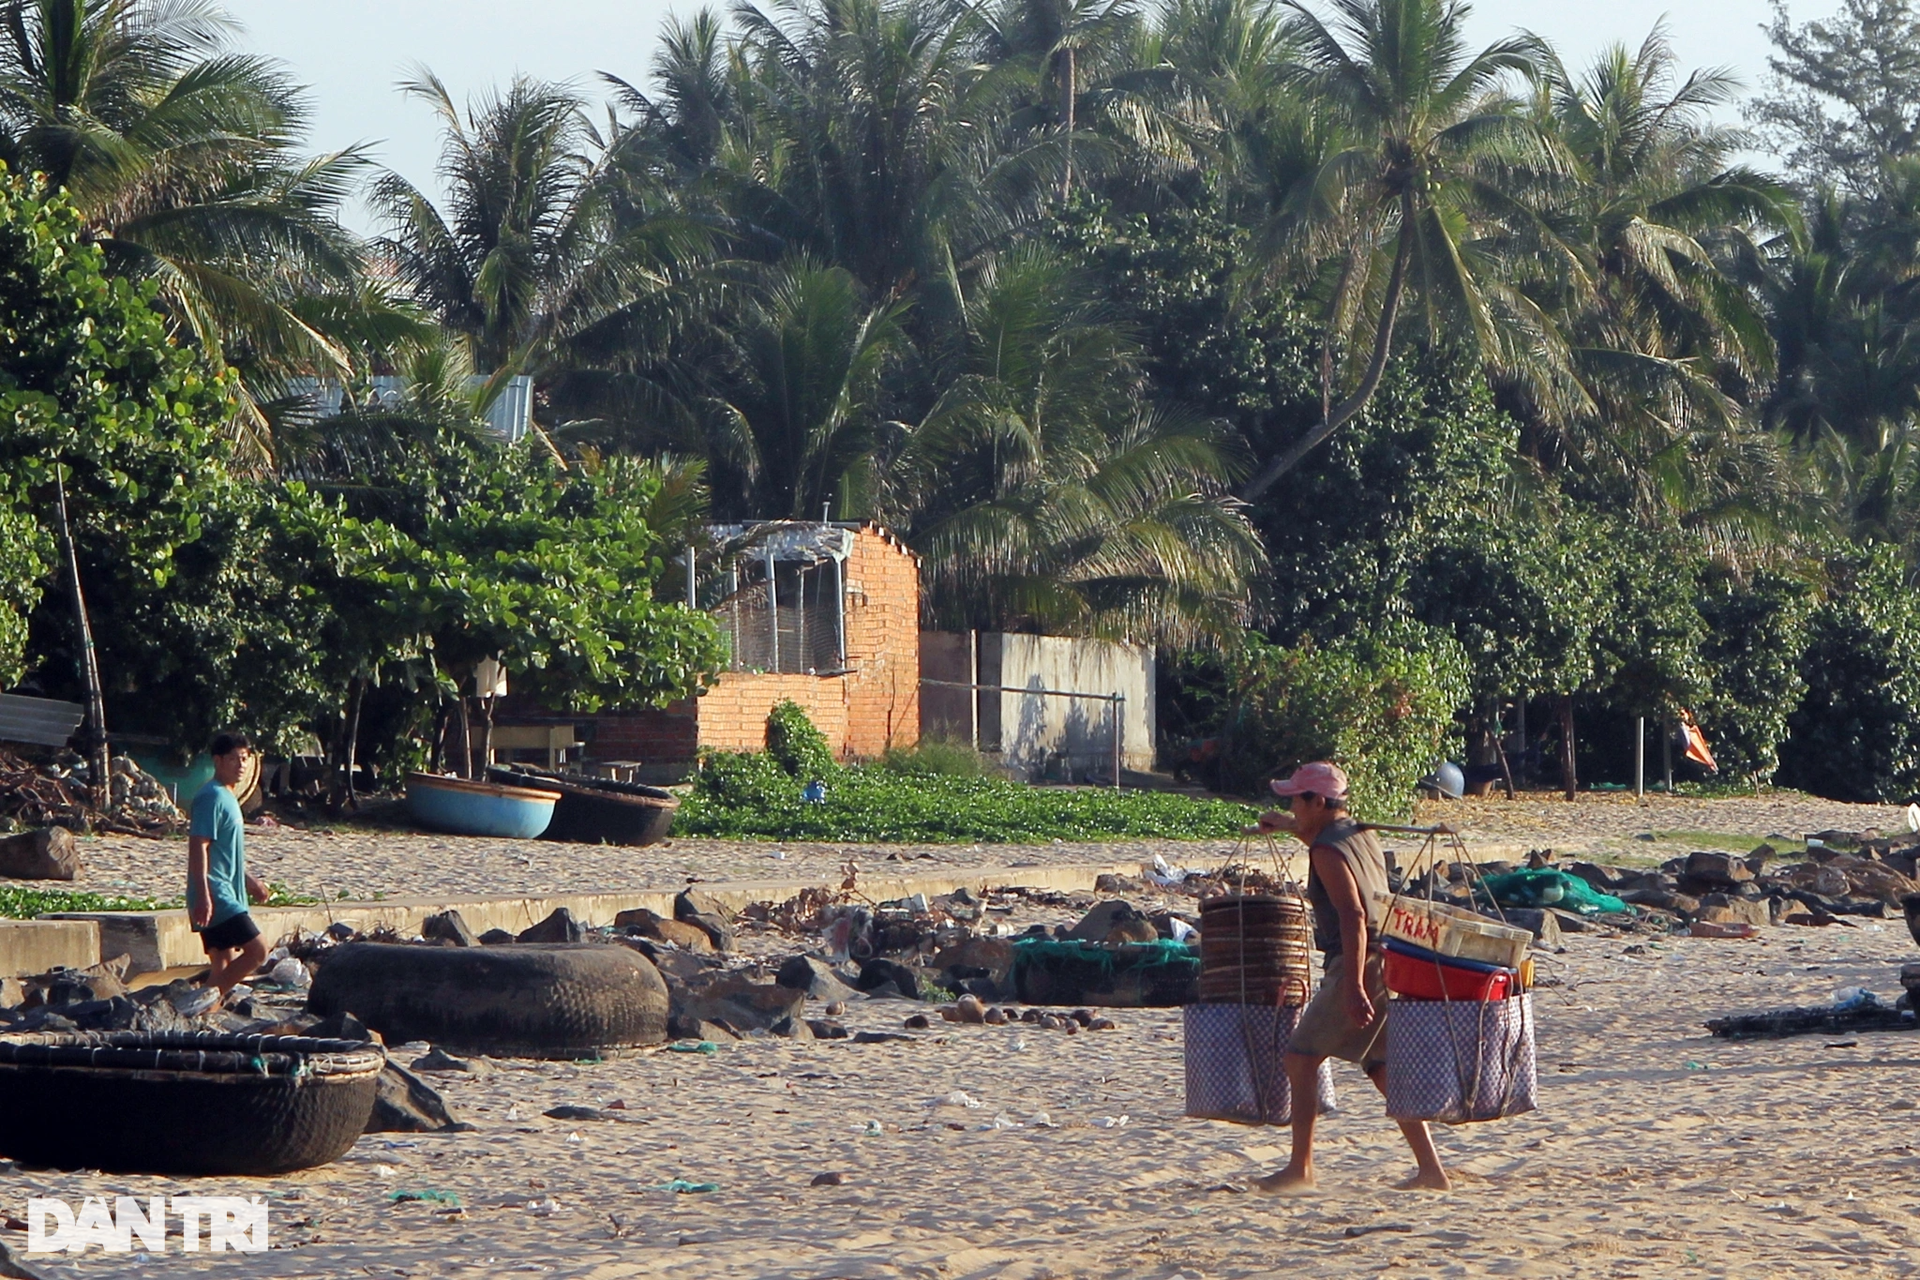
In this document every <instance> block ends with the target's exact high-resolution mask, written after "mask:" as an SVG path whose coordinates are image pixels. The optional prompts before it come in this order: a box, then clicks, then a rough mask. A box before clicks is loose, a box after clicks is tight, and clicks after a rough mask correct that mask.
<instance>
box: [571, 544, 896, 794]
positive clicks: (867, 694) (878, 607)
mask: <svg viewBox="0 0 1920 1280" xmlns="http://www.w3.org/2000/svg"><path fill="white" fill-rule="evenodd" d="M846 592H847V600H846V638H847V666H848V668H849V671H848V673H847V674H846V675H839V676H803V675H777V674H775V675H757V674H754V673H752V672H745V671H728V672H725V673H723V674H722V675H721V677H720V683H719V684H717V685H715V686H714V687H713V688H711V689H709V690H707V692H706V693H704V694H702V695H701V696H700V698H699V699H698V700H697V701H696V702H695V703H694V704H693V705H692V713H693V714H692V715H691V716H688V715H687V704H685V703H679V704H676V705H675V706H674V707H672V708H669V709H668V710H666V711H642V712H633V713H626V714H607V715H600V716H595V717H591V719H592V720H593V721H594V722H595V723H594V728H595V733H594V739H593V741H592V742H591V743H589V745H588V748H587V753H588V754H589V755H590V756H592V757H593V758H595V759H602V760H608V759H622V758H625V759H635V758H637V759H642V760H645V761H647V762H648V763H650V764H651V763H660V762H662V761H665V760H668V759H672V760H674V761H680V760H687V759H691V758H692V756H693V746H694V743H695V741H696V740H697V742H698V745H700V746H702V747H714V748H717V749H719V750H722V751H758V750H760V749H761V748H762V747H764V746H765V745H766V741H767V713H768V712H770V711H772V710H773V708H774V704H776V703H778V702H780V701H782V700H784V699H789V698H790V699H792V700H793V701H794V702H797V703H799V704H800V705H801V706H802V707H804V708H806V712H807V716H808V718H809V719H811V720H812V721H813V723H814V724H815V725H816V726H818V727H819V729H820V732H822V733H824V734H825V735H826V737H827V741H828V742H830V743H832V744H833V746H834V750H835V752H836V753H837V754H838V755H839V756H840V758H841V759H843V760H844V759H870V758H872V757H874V756H878V755H880V754H881V753H882V752H884V751H886V750H887V748H888V747H911V746H913V745H914V744H916V743H917V742H919V741H920V558H919V557H918V556H916V555H914V554H913V552H911V551H909V550H908V549H907V548H906V546H905V544H903V543H902V542H901V541H900V540H899V539H898V538H896V537H894V536H893V535H892V534H891V533H888V532H887V531H886V530H884V529H881V528H879V527H878V526H875V525H867V526H864V527H862V528H861V529H860V530H859V531H858V532H857V533H856V534H855V535H854V542H853V551H852V553H851V554H850V555H848V557H847V563H846ZM689 722H691V723H689ZM669 752H672V753H673V754H671V755H669V754H667V753H669Z"/></svg>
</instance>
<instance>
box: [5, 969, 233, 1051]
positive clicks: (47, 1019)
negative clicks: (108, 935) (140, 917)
mask: <svg viewBox="0 0 1920 1280" xmlns="http://www.w3.org/2000/svg"><path fill="white" fill-rule="evenodd" d="M130 963H131V962H130V960H129V958H128V957H126V956H116V957H114V958H113V959H111V960H106V961H102V962H101V963H99V964H95V965H89V966H87V967H86V968H84V969H68V968H58V969H52V970H49V971H48V972H46V973H41V974H35V975H34V976H32V977H30V978H22V979H19V980H18V982H17V983H16V982H15V981H14V980H12V979H8V980H7V982H6V983H5V984H3V985H4V987H5V989H6V990H5V995H6V997H7V998H6V1000H5V1002H4V1003H0V1035H24V1034H30V1033H34V1032H49V1031H231V1032H244V1031H253V1030H258V1029H259V1028H258V1027H257V1026H256V1025H255V1022H256V1020H255V1019H254V1018H253V1017H252V1016H251V1015H252V1010H251V1009H250V1008H247V1007H246V1006H245V1001H244V999H243V1000H241V1001H236V1002H235V1007H232V1008H225V1009H215V1008H213V1005H214V1003H215V1001H214V993H213V991H212V990H211V989H210V988H207V987H202V986H200V985H198V984H197V983H194V982H191V981H189V980H187V979H185V978H176V979H175V980H174V981H172V982H170V983H167V984H166V985H164V986H150V987H143V988H141V989H139V990H137V991H136V990H130V989H129V988H128V986H127V982H126V978H127V969H128V966H129V964H130Z"/></svg>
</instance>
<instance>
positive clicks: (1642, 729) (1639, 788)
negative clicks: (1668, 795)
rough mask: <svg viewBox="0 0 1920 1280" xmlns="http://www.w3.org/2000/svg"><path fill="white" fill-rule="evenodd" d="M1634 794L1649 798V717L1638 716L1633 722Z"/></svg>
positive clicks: (1640, 797)
mask: <svg viewBox="0 0 1920 1280" xmlns="http://www.w3.org/2000/svg"><path fill="white" fill-rule="evenodd" d="M1633 794H1634V798H1635V799H1637V800H1645V799H1646V798H1647V718H1646V717H1645V716H1638V717H1636V718H1635V719H1634V722H1633Z"/></svg>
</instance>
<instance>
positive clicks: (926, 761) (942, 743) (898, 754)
mask: <svg viewBox="0 0 1920 1280" xmlns="http://www.w3.org/2000/svg"><path fill="white" fill-rule="evenodd" d="M880 767H881V768H883V769H887V770H889V771H891V772H893V773H904V774H909V775H912V776H914V777H923V778H924V777H938V778H984V777H986V776H987V775H988V774H990V773H992V772H993V766H992V765H991V764H989V763H988V762H987V758H986V757H985V756H983V755H981V754H980V752H979V750H978V749H976V748H975V747H974V746H973V744H972V743H970V742H949V741H947V740H945V739H942V738H928V739H923V740H922V741H921V743H920V745H918V746H916V747H911V748H908V747H894V748H892V749H891V750H889V751H888V752H887V753H886V754H885V755H884V756H882V757H880Z"/></svg>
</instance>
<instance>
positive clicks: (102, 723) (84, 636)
mask: <svg viewBox="0 0 1920 1280" xmlns="http://www.w3.org/2000/svg"><path fill="white" fill-rule="evenodd" d="M65 474H66V468H65V467H63V466H61V465H60V464H58V463H55V464H54V468H53V485H54V493H55V494H56V496H57V497H58V498H59V501H60V546H61V550H62V551H64V552H65V553H66V557H67V585H68V586H69V587H71V588H72V590H73V617H74V622H75V624H76V625H77V626H78V627H79V628H80V653H79V659H80V662H79V666H80V679H81V680H82V681H83V682H84V683H85V685H86V687H87V732H86V743H87V759H88V760H89V761H90V762H91V763H90V769H91V773H92V785H91V786H90V787H89V788H88V790H90V791H91V792H92V793H93V797H92V798H93V807H94V808H96V809H99V810H100V811H101V812H103V813H104V812H106V811H107V810H108V809H110V808H111V807H112V804H113V761H112V760H111V759H110V758H109V752H108V749H107V703H106V696H105V694H104V693H103V692H102V691H101V688H100V660H99V657H98V656H97V655H96V654H95V652H94V648H93V624H92V623H90V622H88V621H87V597H86V593H85V592H83V591H82V590H81V589H80V556H79V553H78V552H77V551H76V550H75V549H74V545H73V525H72V524H71V523H70V522H69V521H68V519H67V482H66V479H65Z"/></svg>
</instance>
